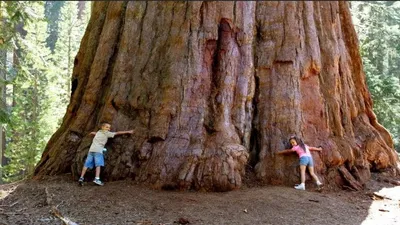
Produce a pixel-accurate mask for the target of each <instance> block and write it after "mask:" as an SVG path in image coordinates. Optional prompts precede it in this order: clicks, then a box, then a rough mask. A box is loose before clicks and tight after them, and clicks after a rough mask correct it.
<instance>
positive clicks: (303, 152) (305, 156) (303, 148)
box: [276, 136, 322, 190]
mask: <svg viewBox="0 0 400 225" xmlns="http://www.w3.org/2000/svg"><path fill="white" fill-rule="evenodd" d="M289 142H290V145H291V146H292V148H291V149H286V150H283V151H280V152H277V153H276V154H278V155H280V154H285V153H291V152H296V153H297V154H298V155H299V158H300V177H301V184H299V185H295V186H294V188H295V189H297V190H306V187H305V184H304V183H305V181H306V167H308V171H309V172H310V175H311V176H312V178H313V179H314V180H315V182H316V183H317V186H318V189H320V188H321V187H322V183H321V182H320V181H319V179H318V177H317V175H315V173H314V162H313V158H312V156H311V153H310V151H322V148H321V147H318V148H316V147H311V146H308V145H305V144H304V143H303V141H302V140H301V139H300V138H297V137H296V136H291V137H290V138H289Z"/></svg>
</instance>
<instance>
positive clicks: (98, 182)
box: [93, 179, 104, 186]
mask: <svg viewBox="0 0 400 225" xmlns="http://www.w3.org/2000/svg"><path fill="white" fill-rule="evenodd" d="M93 183H95V184H97V185H100V186H103V185H104V183H103V182H101V180H100V179H94V181H93Z"/></svg>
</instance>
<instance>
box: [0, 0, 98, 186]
mask: <svg viewBox="0 0 400 225" xmlns="http://www.w3.org/2000/svg"><path fill="white" fill-rule="evenodd" d="M1 3H4V2H1ZM4 4H5V3H4ZM48 4H53V6H54V5H58V6H60V4H59V3H57V2H46V6H48ZM85 4H87V6H86V9H87V10H90V7H89V2H85ZM8 6H10V7H11V6H12V7H11V8H10V9H9V10H8V11H7V13H6V14H2V15H7V18H8V19H7V20H6V21H11V22H8V23H7V24H6V26H7V29H6V30H7V32H5V31H4V32H3V33H1V34H4V37H6V36H7V38H8V40H9V41H8V42H7V47H4V48H3V49H5V51H7V52H6V53H7V54H8V55H13V56H14V57H8V58H7V57H6V59H5V60H2V63H3V65H4V66H3V67H4V70H3V71H6V74H7V80H5V79H3V81H4V82H2V83H1V84H3V86H4V85H6V86H7V99H8V101H7V102H8V109H7V108H5V109H4V110H2V111H1V110H0V120H2V119H4V120H5V121H8V122H9V124H8V125H7V127H6V137H7V140H6V142H7V147H6V152H5V156H6V157H7V161H8V164H7V165H5V166H4V168H3V179H4V180H5V181H15V180H19V179H22V178H24V177H26V176H28V175H29V174H31V173H32V172H33V170H34V166H35V165H36V163H37V162H38V160H39V159H40V156H41V154H42V152H43V150H44V148H45V145H46V143H47V141H48V140H49V138H50V136H51V135H52V134H53V133H54V132H55V131H56V129H57V128H58V126H59V122H60V119H61V118H62V116H63V115H64V114H65V110H66V106H67V103H68V102H69V91H68V89H69V86H70V84H69V83H70V77H71V74H72V67H73V60H74V57H75V55H76V53H77V50H78V48H79V43H80V40H81V38H82V36H83V32H84V31H85V28H86V24H87V22H88V16H89V15H90V13H89V12H86V13H85V14H84V15H86V17H85V18H83V19H81V20H78V19H77V16H78V15H77V13H78V12H77V2H65V3H63V4H62V8H61V9H60V10H59V13H60V14H59V15H58V16H56V17H53V16H54V12H49V11H46V9H47V10H48V9H49V7H46V8H45V4H44V2H29V4H28V3H21V2H16V3H10V4H9V5H8ZM54 7H57V6H54ZM60 7H61V6H60ZM25 12H26V13H25ZM11 18H18V19H19V20H12V19H11ZM54 18H58V19H55V20H57V21H54ZM50 21H51V22H50ZM55 24H56V25H57V26H55ZM54 29H56V30H54ZM49 34H57V35H56V36H57V38H56V39H54V37H53V39H52V38H50V36H49ZM52 41H53V42H54V43H53V46H54V48H53V49H52V50H54V51H53V52H52V51H51V49H50V48H49V47H48V46H50V47H51V42H52ZM49 43H50V44H49ZM7 54H6V55H7ZM3 61H4V62H3Z"/></svg>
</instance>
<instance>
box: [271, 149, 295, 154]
mask: <svg viewBox="0 0 400 225" xmlns="http://www.w3.org/2000/svg"><path fill="white" fill-rule="evenodd" d="M291 152H295V150H292V149H285V150H282V151H279V152H276V153H275V154H277V155H282V154H286V153H291Z"/></svg>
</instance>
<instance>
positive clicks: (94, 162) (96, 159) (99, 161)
mask: <svg viewBox="0 0 400 225" xmlns="http://www.w3.org/2000/svg"><path fill="white" fill-rule="evenodd" d="M98 166H104V157H103V154H102V153H99V152H89V154H88V156H87V158H86V161H85V167H87V168H89V169H92V168H93V167H98Z"/></svg>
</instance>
